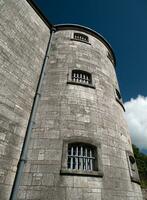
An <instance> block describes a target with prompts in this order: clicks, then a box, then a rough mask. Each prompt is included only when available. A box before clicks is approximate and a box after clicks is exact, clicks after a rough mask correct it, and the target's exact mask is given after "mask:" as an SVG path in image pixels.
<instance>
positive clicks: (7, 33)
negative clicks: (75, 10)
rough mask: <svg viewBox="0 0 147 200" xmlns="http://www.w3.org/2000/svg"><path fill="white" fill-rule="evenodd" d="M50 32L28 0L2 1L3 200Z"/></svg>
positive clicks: (0, 188)
mask: <svg viewBox="0 0 147 200" xmlns="http://www.w3.org/2000/svg"><path fill="white" fill-rule="evenodd" d="M48 39H49V29H48V28H47V27H46V25H45V24H44V23H43V22H42V20H41V19H40V17H39V16H38V15H37V14H36V13H35V11H34V10H33V9H32V8H31V7H30V5H29V4H28V3H27V2H26V1H25V0H1V1H0V199H1V200H4V199H5V200H6V199H9V195H10V192H11V188H12V184H13V181H14V177H15V173H16V169H17V164H18V159H19V156H20V152H21V148H22V144H23V140H24V136H25V132H26V127H27V123H28V119H29V115H30V111H31V107H32V102H33V98H34V94H35V90H36V86H37V82H38V78H39V74H40V69H41V66H42V63H43V59H44V55H45V51H46V47H47V43H48Z"/></svg>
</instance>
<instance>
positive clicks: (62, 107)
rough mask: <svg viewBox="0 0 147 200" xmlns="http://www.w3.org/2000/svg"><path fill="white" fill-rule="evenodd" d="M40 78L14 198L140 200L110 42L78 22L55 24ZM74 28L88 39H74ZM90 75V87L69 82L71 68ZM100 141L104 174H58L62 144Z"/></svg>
mask: <svg viewBox="0 0 147 200" xmlns="http://www.w3.org/2000/svg"><path fill="white" fill-rule="evenodd" d="M56 29H57V31H56V32H55V34H54V35H53V41H52V44H51V50H50V58H49V62H48V65H47V70H46V76H45V79H44V82H43V88H42V94H41V100H40V103H39V107H38V111H37V114H36V120H35V127H34V128H33V132H32V138H31V141H30V145H29V150H28V161H27V163H26V165H25V169H24V173H23V177H22V181H21V184H20V188H19V193H18V199H49V200H65V199H66V200H76V199H77V200H110V199H111V200H122V199H123V200H131V199H132V200H142V195H141V190H140V185H138V183H135V182H132V181H131V178H130V173H129V166H128V162H127V157H126V151H131V152H132V147H131V142H130V136H129V133H128V129H127V125H126V122H125V120H124V110H123V107H122V106H121V105H120V104H119V103H118V102H117V101H116V94H115V89H116V88H117V89H119V88H118V83H117V78H116V74H115V69H114V65H113V64H112V62H111V61H110V59H109V58H108V56H107V55H108V52H109V53H110V54H112V51H111V49H110V48H109V46H107V45H106V43H105V42H104V41H102V39H101V38H100V37H99V36H98V35H97V37H96V36H93V35H92V34H90V33H91V31H89V30H88V29H87V31H86V30H85V28H82V27H80V26H71V27H69V26H67V27H66V25H65V26H57V27H56ZM74 32H78V33H82V34H85V35H86V36H88V38H89V43H88V44H87V43H85V42H80V41H76V40H73V35H74ZM76 69H78V70H82V71H86V72H89V73H90V74H92V82H93V86H94V87H93V88H91V87H85V86H83V85H76V84H72V82H70V80H71V73H72V70H76ZM66 140H68V141H70V140H71V141H72V140H74V141H77V142H78V141H80V142H85V141H86V143H87V142H89V143H99V144H100V145H101V152H100V154H101V155H100V157H101V161H102V171H103V176H89V175H88V176H86V175H85V176H80V175H75V174H72V173H71V174H66V173H63V174H62V173H61V172H62V159H63V157H64V156H65V155H63V154H64V153H66V152H65V151H64V150H63V146H64V142H65V141H66Z"/></svg>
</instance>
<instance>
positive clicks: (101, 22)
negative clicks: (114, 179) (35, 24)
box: [34, 0, 147, 149]
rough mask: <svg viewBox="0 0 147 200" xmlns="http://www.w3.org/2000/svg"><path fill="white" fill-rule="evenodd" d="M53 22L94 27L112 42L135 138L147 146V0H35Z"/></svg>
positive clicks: (134, 141)
mask: <svg viewBox="0 0 147 200" xmlns="http://www.w3.org/2000/svg"><path fill="white" fill-rule="evenodd" d="M34 2H35V3H36V5H37V6H38V7H39V8H40V9H41V10H42V12H43V13H44V15H45V16H46V17H47V18H48V20H49V21H50V22H51V23H53V24H61V23H75V24H81V25H84V26H87V27H89V28H92V29H94V30H95V31H97V32H99V33H100V34H101V35H103V36H104V37H105V38H106V40H107V41H108V42H109V43H110V44H111V46H112V48H113V50H114V53H115V55H116V61H117V66H116V72H117V76H118V80H119V84H120V89H121V94H122V97H123V100H124V102H125V107H126V119H127V121H128V126H129V128H130V132H131V135H132V141H133V143H135V144H136V145H138V146H139V147H140V148H141V149H147V0H90V1H88V0H61V1H59V0H53V1H51V0H34Z"/></svg>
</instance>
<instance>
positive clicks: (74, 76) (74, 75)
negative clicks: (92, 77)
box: [73, 73, 76, 81]
mask: <svg viewBox="0 0 147 200" xmlns="http://www.w3.org/2000/svg"><path fill="white" fill-rule="evenodd" d="M75 78H76V73H74V74H73V81H75Z"/></svg>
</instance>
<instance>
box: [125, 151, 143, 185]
mask: <svg viewBox="0 0 147 200" xmlns="http://www.w3.org/2000/svg"><path fill="white" fill-rule="evenodd" d="M127 159H128V165H129V171H130V177H131V181H133V182H136V183H139V184H140V178H139V174H138V169H137V165H136V160H135V158H134V156H133V153H132V152H130V151H127Z"/></svg>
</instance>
